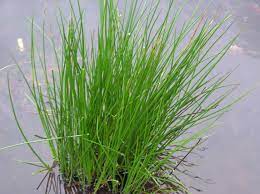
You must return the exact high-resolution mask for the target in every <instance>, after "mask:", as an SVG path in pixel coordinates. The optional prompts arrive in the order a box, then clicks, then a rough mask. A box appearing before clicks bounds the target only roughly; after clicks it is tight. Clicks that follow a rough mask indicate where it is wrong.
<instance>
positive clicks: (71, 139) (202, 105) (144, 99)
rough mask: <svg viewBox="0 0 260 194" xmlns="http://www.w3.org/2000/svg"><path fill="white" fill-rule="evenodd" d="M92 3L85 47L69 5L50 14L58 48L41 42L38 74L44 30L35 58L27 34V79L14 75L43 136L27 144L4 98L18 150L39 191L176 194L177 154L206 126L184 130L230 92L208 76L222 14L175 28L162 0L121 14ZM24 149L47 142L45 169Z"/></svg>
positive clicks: (80, 17) (110, 5) (205, 119)
mask: <svg viewBox="0 0 260 194" xmlns="http://www.w3.org/2000/svg"><path fill="white" fill-rule="evenodd" d="M99 5H100V23H99V28H98V32H97V33H96V34H93V36H92V39H90V40H88V41H87V37H86V30H85V27H86V26H85V23H84V11H83V10H82V9H81V8H80V7H79V6H78V8H79V9H77V10H75V9H74V8H75V7H73V6H71V17H70V19H69V20H66V19H64V17H63V16H62V14H60V18H59V22H58V27H59V32H60V33H59V35H60V38H61V40H62V41H61V43H62V44H61V50H59V49H58V48H57V47H56V46H55V43H54V42H55V41H54V40H51V44H52V46H53V52H54V54H55V56H56V63H57V71H54V70H52V71H51V73H49V70H48V68H47V66H48V65H47V62H46V61H47V59H46V56H45V48H46V46H45V42H46V41H45V37H46V34H45V33H44V30H43V36H42V37H43V44H42V48H43V55H42V54H39V55H37V51H38V49H36V48H37V46H36V45H35V42H36V41H35V38H34V30H33V29H32V35H31V65H32V78H33V80H32V81H29V80H27V79H26V76H25V75H24V78H25V81H26V83H27V85H28V87H29V90H30V93H31V98H32V100H33V103H34V105H35V107H36V109H37V111H38V115H39V117H40V119H41V123H42V127H43V130H44V133H45V137H41V139H39V140H36V141H30V140H29V139H28V138H27V136H26V134H25V132H24V129H23V128H22V127H21V125H20V124H19V121H18V118H17V116H16V113H15V108H14V105H13V98H12V96H11V95H10V99H11V102H12V108H13V111H14V115H15V119H16V121H17V124H18V128H19V129H20V132H21V133H22V136H23V138H24V139H25V143H26V144H27V145H28V146H29V148H30V149H31V150H32V151H33V153H34V154H35V155H36V157H37V158H38V159H39V161H40V165H37V166H40V167H41V168H42V169H41V170H42V172H46V171H47V174H46V177H47V179H46V180H47V189H46V192H48V190H49V189H50V188H52V187H53V188H54V189H55V190H56V192H58V191H60V188H59V187H60V186H61V184H62V185H64V189H65V191H66V192H67V193H73V192H75V193H79V192H87V193H92V192H94V193H98V192H100V193H101V191H103V192H105V191H106V192H107V193H109V192H110V193H186V192H187V189H186V187H185V185H184V184H183V183H182V182H181V181H180V180H179V179H178V178H177V175H178V170H179V167H180V166H181V164H182V162H184V159H183V158H180V156H179V154H180V153H183V152H185V151H186V152H188V153H189V151H188V147H190V145H191V143H192V142H193V143H196V141H197V140H198V138H199V137H201V135H202V134H203V132H204V131H205V130H204V129H207V127H205V125H203V129H201V130H197V131H194V132H192V129H194V128H195V127H196V128H199V127H201V126H202V125H201V124H203V123H204V124H205V123H207V124H210V123H212V122H214V120H216V119H217V118H218V117H219V116H221V115H222V114H223V112H224V111H226V110H227V109H228V108H229V107H230V104H228V105H222V102H223V100H224V99H225V98H226V96H227V95H228V94H229V93H230V92H231V91H232V89H233V88H232V87H226V86H224V81H225V80H226V78H227V77H228V75H224V76H220V75H213V74H212V71H213V70H215V67H216V66H217V64H218V63H219V61H220V60H221V59H222V58H223V56H224V55H225V53H226V52H227V51H228V49H229V47H230V46H231V44H232V43H233V41H234V39H232V40H231V41H230V42H228V43H227V44H226V45H225V46H224V47H223V48H221V49H219V48H218V49H217V51H216V49H214V48H215V45H217V43H218V42H219V40H220V39H221V38H222V36H223V35H224V34H225V32H226V30H228V28H229V26H228V27H227V26H226V27H224V26H225V25H223V24H226V21H227V20H228V17H226V18H224V19H223V20H221V21H219V22H218V23H215V22H214V21H211V20H207V19H205V17H204V16H203V15H201V16H197V11H194V14H193V15H192V17H191V18H190V19H189V20H188V21H186V22H185V23H183V24H182V25H181V26H180V24H179V19H180V18H179V17H180V15H181V10H182V8H180V9H176V8H175V7H176V6H174V1H172V0H170V1H169V6H168V9H167V10H166V11H165V12H164V13H163V14H160V12H159V5H160V1H159V0H158V1H152V2H151V1H150V3H143V2H142V1H138V0H133V1H128V2H127V3H125V9H124V10H123V13H122V15H121V14H120V13H119V9H118V5H117V3H116V2H115V1H113V0H107V1H100V2H99ZM177 23H178V24H177ZM32 26H34V24H33V25H32ZM32 28H33V27H32ZM38 62H39V64H40V66H39V65H37V64H38ZM42 75H43V76H42ZM42 81H43V82H42ZM9 90H10V87H9ZM211 121H212V122H211ZM207 126H208V125H207ZM189 132H192V133H189ZM34 142H47V143H48V145H49V148H50V151H51V154H52V157H53V160H54V163H53V165H50V164H47V163H46V162H45V160H44V159H43V158H42V157H41V156H40V153H38V152H37V151H36V150H35V149H34V148H33V146H32V143H34ZM54 168H58V173H57V172H56V173H54ZM55 185H56V186H55ZM54 186H55V187H54Z"/></svg>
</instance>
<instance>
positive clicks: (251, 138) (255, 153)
mask: <svg viewBox="0 0 260 194" xmlns="http://www.w3.org/2000/svg"><path fill="white" fill-rule="evenodd" d="M94 2H95V1H94V0H90V1H88V2H87V3H86V4H87V5H88V14H89V15H90V16H91V20H89V21H88V22H89V25H90V26H94V24H95V23H96V21H97V17H96V15H95V13H96V11H97V10H96V9H97V8H96V6H95V3H94ZM166 2H167V0H163V1H162V5H166ZM197 2H198V0H194V1H190V2H189V5H188V7H187V8H186V9H185V12H186V13H185V14H187V15H188V14H190V13H191V11H192V8H193V7H194V5H195V4H196V3H197ZM204 4H205V7H206V6H207V5H208V3H207V2H206V1H205V3H204ZM57 5H59V6H64V5H65V4H64V1H61V0H54V1H46V0H45V1H43V0H41V1H35V0H24V1H20V0H11V1H10V0H9V1H8V0H1V1H0V11H1V12H0V16H1V17H0V25H1V31H0V51H1V52H0V69H1V68H3V67H5V66H6V65H9V64H11V63H12V62H11V60H10V55H9V54H10V53H13V54H14V55H15V57H17V58H19V59H20V61H22V62H23V64H24V66H25V67H26V65H28V63H24V62H26V59H27V54H28V53H27V54H26V52H27V50H25V52H23V53H19V52H18V50H17V49H18V47H17V39H18V38H22V39H23V43H24V48H25V49H26V48H27V45H28V41H29V40H28V39H29V35H28V31H29V25H28V23H27V22H26V17H28V16H34V17H35V20H36V21H41V19H42V18H45V19H46V22H47V23H49V24H50V26H53V27H50V31H51V30H52V32H53V31H55V29H54V25H53V24H55V20H54V19H53V18H54V17H53V16H54V15H55V14H54V13H55V6H57ZM208 13H209V14H211V15H214V16H216V15H220V16H222V15H224V14H226V13H232V14H233V16H234V18H235V21H236V23H235V24H234V27H233V28H232V30H231V32H230V35H229V36H230V37H231V36H233V35H235V34H237V33H240V37H239V39H238V41H237V42H236V44H235V45H233V46H232V49H231V52H230V53H229V54H228V56H227V57H226V58H225V59H224V61H223V62H222V63H221V65H220V71H223V72H226V71H229V70H230V69H232V68H234V67H235V66H237V65H240V66H239V68H238V69H237V70H236V71H235V72H234V73H233V75H232V76H231V80H232V82H235V83H241V88H240V90H239V91H237V93H236V94H234V95H239V94H240V92H242V91H245V90H247V89H248V88H252V87H254V86H256V85H257V84H258V83H260V77H259V72H260V60H259V57H260V52H259V51H260V2H259V1H257V0H255V1H253V0H240V1H237V0H219V1H213V3H212V5H211V9H210V12H208ZM9 70H10V77H11V80H12V87H13V88H14V90H15V93H14V94H15V98H16V101H17V102H18V103H17V106H18V111H19V112H20V114H19V116H20V117H21V119H22V121H23V125H24V127H25V128H26V129H28V133H29V134H31V135H34V134H35V133H36V132H37V130H35V129H39V128H40V126H39V122H38V121H37V119H36V117H35V115H34V114H33V113H31V112H28V111H26V110H27V109H26V108H25V107H27V106H29V103H28V102H26V101H24V98H23V96H24V85H23V83H22V82H21V76H20V75H19V73H18V72H17V71H16V70H13V69H12V68H9ZM6 72H7V69H5V70H4V71H1V72H0V92H1V95H0V123H1V127H0V146H3V145H9V144H14V143H17V142H21V141H22V139H21V137H20V135H19V133H18V132H17V129H16V126H15V123H14V121H13V118H12V114H11V113H10V106H9V101H8V93H7V87H6ZM259 96H260V91H259V88H258V89H256V90H255V91H254V92H253V93H252V94H251V95H250V96H248V98H247V99H246V100H244V101H242V102H241V103H239V105H237V106H235V108H234V109H233V111H232V112H230V113H228V114H226V116H225V117H224V118H223V119H222V120H221V121H222V124H221V126H220V127H218V128H217V130H215V131H214V136H213V137H211V138H210V140H209V142H208V143H207V146H208V148H209V149H208V150H207V151H205V152H204V153H203V155H204V159H202V160H201V159H197V160H196V161H195V162H197V163H199V164H200V166H199V167H197V168H194V172H195V174H197V175H199V176H201V177H204V178H210V179H213V181H214V182H215V184H209V185H208V184H201V182H200V181H198V182H193V181H192V182H191V181H190V183H188V184H192V185H194V186H195V187H199V188H201V189H203V190H204V193H210V194H220V193H221V194H222V193H223V194H245V193H246V194H255V193H257V192H258V184H259V182H260V166H259V165H258V163H259V161H260V143H259V137H260V132H259V130H258V128H259V126H260V121H259V118H260V109H259V105H260V103H259ZM40 149H43V150H45V149H44V148H40ZM18 159H21V160H30V159H31V160H34V158H33V156H32V155H31V153H30V151H29V150H28V149H26V148H23V147H21V148H19V149H16V150H14V151H11V152H3V153H1V154H0V172H1V176H0V188H1V192H0V193H4V194H9V193H10V194H11V193H20V194H28V193H39V191H35V190H34V188H36V186H37V184H38V183H39V181H40V178H41V177H40V176H34V177H33V176H31V175H30V173H31V172H33V170H36V169H34V168H32V167H30V166H24V165H20V164H17V163H16V162H15V160H18ZM188 182H189V181H188ZM193 193H196V192H195V191H194V192H193Z"/></svg>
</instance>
